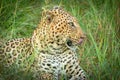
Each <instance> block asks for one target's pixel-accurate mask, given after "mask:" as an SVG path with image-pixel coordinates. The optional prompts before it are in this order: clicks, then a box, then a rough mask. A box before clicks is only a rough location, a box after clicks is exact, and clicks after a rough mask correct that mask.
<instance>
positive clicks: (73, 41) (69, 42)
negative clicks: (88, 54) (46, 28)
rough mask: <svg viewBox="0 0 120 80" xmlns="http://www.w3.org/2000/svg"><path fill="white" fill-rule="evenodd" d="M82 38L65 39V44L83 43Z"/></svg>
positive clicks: (75, 44)
mask: <svg viewBox="0 0 120 80" xmlns="http://www.w3.org/2000/svg"><path fill="white" fill-rule="evenodd" d="M83 40H84V39H83V38H80V39H79V40H71V39H68V40H67V42H66V43H67V45H68V46H69V47H70V46H77V45H81V44H82V43H83Z"/></svg>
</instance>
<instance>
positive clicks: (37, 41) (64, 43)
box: [32, 6, 85, 52]
mask: <svg viewBox="0 0 120 80" xmlns="http://www.w3.org/2000/svg"><path fill="white" fill-rule="evenodd" d="M42 15H43V17H42V19H41V21H40V24H39V25H38V27H37V29H36V30H35V31H34V33H33V37H32V43H33V45H34V47H36V48H37V49H39V50H45V49H47V50H49V51H53V52H57V51H61V50H64V49H66V48H69V49H74V46H77V45H79V44H81V43H82V42H83V39H84V38H85V35H84V33H83V31H82V30H81V28H80V26H79V24H78V21H77V19H76V18H75V17H73V16H72V15H71V14H69V13H68V12H66V11H65V10H63V9H62V8H61V7H58V6H57V7H54V8H52V9H50V10H46V11H44V12H43V14H42Z"/></svg>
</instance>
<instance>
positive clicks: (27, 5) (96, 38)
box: [0, 0, 120, 80]
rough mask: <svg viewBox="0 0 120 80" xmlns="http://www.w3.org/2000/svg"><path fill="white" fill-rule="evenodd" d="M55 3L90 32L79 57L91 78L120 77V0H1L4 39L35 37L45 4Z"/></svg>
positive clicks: (0, 38) (0, 26)
mask: <svg viewBox="0 0 120 80" xmlns="http://www.w3.org/2000/svg"><path fill="white" fill-rule="evenodd" d="M53 5H60V6H63V7H64V8H65V9H66V10H67V11H68V12H70V13H72V14H73V15H74V16H75V17H76V18H77V19H78V21H79V24H80V26H81V28H82V29H83V30H84V32H85V33H86V36H87V39H86V41H85V42H84V43H85V44H83V45H82V46H81V47H80V51H79V53H80V55H79V58H80V62H81V63H80V65H81V66H82V67H83V69H84V70H85V71H86V73H87V74H88V78H89V79H90V80H120V0H69V1H68V0H0V42H1V43H2V42H4V40H5V41H7V40H9V39H13V38H23V37H31V36H32V32H33V30H34V29H35V28H36V27H37V25H38V23H39V21H40V18H41V11H42V8H45V7H50V6H53ZM20 74H21V75H23V74H22V73H19V75H20ZM14 77H15V76H14ZM30 77H31V76H29V75H27V79H26V78H23V77H22V78H19V79H20V80H30ZM0 80H1V79H0ZM7 80H8V79H7Z"/></svg>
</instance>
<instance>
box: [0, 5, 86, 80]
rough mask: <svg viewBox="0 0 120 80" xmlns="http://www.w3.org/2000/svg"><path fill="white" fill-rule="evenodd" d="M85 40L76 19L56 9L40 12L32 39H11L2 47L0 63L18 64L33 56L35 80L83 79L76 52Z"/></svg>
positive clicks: (32, 66)
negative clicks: (39, 19) (40, 15)
mask: <svg viewBox="0 0 120 80" xmlns="http://www.w3.org/2000/svg"><path fill="white" fill-rule="evenodd" d="M84 37H85V35H84V33H83V31H82V30H81V28H80V26H79V24H78V21H77V19H76V18H75V17H73V16H72V15H71V14H69V13H68V12H66V11H65V10H63V9H62V8H61V7H58V6H57V7H54V8H52V9H50V10H45V11H43V13H42V18H41V21H40V23H39V25H38V27H37V28H36V29H35V30H34V32H33V35H32V37H31V38H25V39H15V40H11V41H9V42H7V43H6V44H5V45H4V46H3V47H1V48H0V62H1V64H2V65H4V66H8V67H9V66H11V65H12V64H17V65H19V64H21V63H22V62H24V61H25V60H26V58H28V57H29V56H30V55H32V54H35V56H34V61H33V63H32V65H31V68H30V69H31V71H32V72H33V73H34V75H33V77H34V78H35V79H37V80H43V79H44V80H46V79H47V80H60V79H61V77H64V79H66V80H86V76H85V72H84V70H83V69H82V68H81V67H80V66H79V65H80V63H79V59H78V57H77V53H76V47H77V46H78V45H80V44H81V43H82V41H83V39H84ZM21 55H22V56H21Z"/></svg>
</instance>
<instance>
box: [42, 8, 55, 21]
mask: <svg viewBox="0 0 120 80" xmlns="http://www.w3.org/2000/svg"><path fill="white" fill-rule="evenodd" d="M42 16H44V17H45V19H46V21H47V23H51V22H52V20H53V18H54V14H53V13H52V12H51V11H49V10H46V11H43V13H42Z"/></svg>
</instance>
